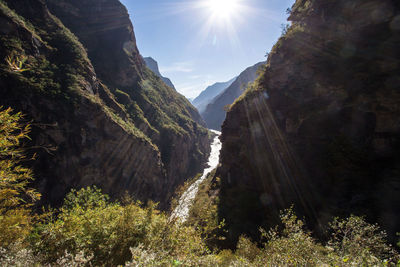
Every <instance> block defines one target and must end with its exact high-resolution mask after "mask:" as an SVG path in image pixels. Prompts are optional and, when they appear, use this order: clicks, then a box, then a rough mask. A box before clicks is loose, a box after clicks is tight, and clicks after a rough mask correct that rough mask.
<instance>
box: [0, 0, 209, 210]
mask: <svg viewBox="0 0 400 267" xmlns="http://www.w3.org/2000/svg"><path fill="white" fill-rule="evenodd" d="M4 3H5V4H7V5H8V6H9V7H10V8H11V9H12V10H14V11H8V10H6V11H4V10H2V9H1V10H0V21H2V22H4V25H5V27H2V29H1V30H0V38H1V42H0V58H6V57H7V56H9V55H11V54H12V53H16V54H17V55H25V56H26V57H27V60H26V63H24V64H25V65H26V66H25V65H24V67H26V68H27V69H28V71H25V72H22V73H14V72H12V71H11V70H10V68H9V67H8V66H7V65H4V64H2V65H1V66H0V70H1V72H0V73H1V76H0V94H1V96H2V97H1V98H0V106H5V107H8V106H11V107H12V108H14V109H15V110H16V111H22V112H23V113H24V114H26V119H27V121H32V125H33V126H32V133H31V138H32V141H31V142H30V144H29V147H31V149H30V150H29V152H30V153H32V154H34V153H36V155H37V159H36V160H35V161H31V162H30V163H31V164H32V165H33V168H34V172H35V177H36V186H37V187H38V188H39V190H40V192H41V193H42V195H43V201H44V202H46V203H51V204H59V203H60V202H61V201H62V199H63V197H64V196H65V194H66V193H67V192H68V191H69V190H70V189H71V188H80V187H83V186H89V185H97V186H98V187H100V188H102V189H103V190H104V192H105V193H108V194H110V195H111V196H113V197H120V196H122V195H124V194H125V192H127V193H128V194H129V195H131V196H133V197H134V198H136V199H140V200H143V201H147V200H154V201H157V202H158V201H159V202H161V205H160V207H161V208H167V207H168V201H169V199H170V197H171V195H172V194H173V192H174V190H175V189H176V187H177V186H178V185H180V184H182V183H183V182H184V181H185V180H186V179H187V178H189V177H191V176H193V175H195V174H196V173H197V172H200V171H201V169H202V167H203V165H204V163H205V162H206V159H207V155H208V154H209V150H210V141H209V138H208V132H207V130H206V129H205V128H203V126H202V125H205V124H204V122H203V121H202V120H201V118H200V115H199V114H198V112H197V111H196V109H195V108H194V107H193V106H192V105H191V104H190V103H189V102H188V101H187V100H186V99H185V98H184V97H183V96H181V95H179V94H178V93H177V92H176V91H175V90H173V89H172V88H170V87H168V86H167V85H165V84H164V83H163V82H162V81H161V80H160V79H159V78H158V77H156V76H155V75H154V74H153V73H152V72H150V71H149V70H148V69H147V68H145V67H144V63H143V62H142V57H141V56H140V54H139V52H138V50H137V47H136V41H135V36H134V32H133V27H132V24H131V22H130V20H129V16H128V13H127V11H126V9H125V7H124V6H123V5H122V4H121V3H120V2H119V1H113V0H103V1H98V0H96V1H89V0H81V1H74V0H68V1H67V0H65V1H52V0H49V1H42V0H32V1H28V2H26V1H11V0H10V1H4ZM14 12H15V13H17V14H18V15H19V16H20V18H19V19H16V18H18V16H16V14H14ZM2 25H3V23H2ZM27 25H28V26H27Z"/></svg>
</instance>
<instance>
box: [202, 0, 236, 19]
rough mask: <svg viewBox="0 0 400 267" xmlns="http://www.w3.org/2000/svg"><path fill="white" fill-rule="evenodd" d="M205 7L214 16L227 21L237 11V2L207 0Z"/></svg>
mask: <svg viewBox="0 0 400 267" xmlns="http://www.w3.org/2000/svg"><path fill="white" fill-rule="evenodd" d="M206 5H207V7H208V8H209V9H210V11H211V12H212V13H213V15H214V16H216V17H218V18H221V19H229V18H230V17H231V16H232V15H234V14H235V13H236V12H237V11H238V1H235V0H208V1H207V2H206Z"/></svg>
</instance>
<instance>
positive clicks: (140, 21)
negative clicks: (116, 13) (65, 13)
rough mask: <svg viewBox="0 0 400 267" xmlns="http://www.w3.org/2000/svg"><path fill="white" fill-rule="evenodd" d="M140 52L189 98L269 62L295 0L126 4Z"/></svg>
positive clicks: (141, 0)
mask: <svg viewBox="0 0 400 267" xmlns="http://www.w3.org/2000/svg"><path fill="white" fill-rule="evenodd" d="M121 2H122V3H123V4H124V5H125V6H126V7H127V8H128V11H129V14H130V17H131V20H132V22H133V26H134V29H135V35H136V41H137V45H138V47H139V50H140V53H141V54H142V55H143V56H144V57H147V56H151V57H153V58H154V59H155V60H156V61H158V63H159V66H160V71H161V73H162V74H163V75H164V76H166V77H168V78H170V79H171V80H172V82H173V83H174V85H175V87H176V88H177V90H178V91H179V92H180V93H182V94H183V95H185V96H186V97H188V98H193V97H196V96H197V95H198V94H199V93H200V92H201V91H202V90H204V89H205V88H206V87H207V86H208V85H211V84H213V83H215V82H224V81H228V80H230V79H231V78H233V77H235V76H236V75H238V74H239V73H240V72H242V71H243V70H244V69H245V68H247V67H249V66H251V65H254V64H255V63H257V62H260V61H263V60H265V59H266V58H265V54H266V53H267V52H268V51H269V50H270V49H271V48H272V46H273V44H274V43H275V42H276V41H277V39H278V38H279V36H280V35H281V24H282V23H286V18H287V15H286V9H287V8H288V7H291V6H292V4H293V3H294V0H121Z"/></svg>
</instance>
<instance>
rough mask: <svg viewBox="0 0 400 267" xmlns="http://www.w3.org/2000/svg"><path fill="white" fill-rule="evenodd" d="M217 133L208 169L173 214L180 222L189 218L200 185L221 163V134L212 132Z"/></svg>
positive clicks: (183, 195) (191, 187) (188, 190)
mask: <svg viewBox="0 0 400 267" xmlns="http://www.w3.org/2000/svg"><path fill="white" fill-rule="evenodd" d="M210 131H212V132H213V133H215V134H216V135H217V136H216V137H215V138H214V140H213V143H212V144H211V153H210V157H209V158H208V163H207V164H208V166H209V167H208V168H205V169H204V171H203V175H202V176H201V177H200V178H199V179H198V180H197V181H195V182H194V183H193V184H192V185H191V186H190V187H189V188H188V189H187V190H186V191H185V192H184V193H183V194H182V196H181V198H180V199H179V203H178V206H177V207H176V208H175V210H174V211H173V212H172V217H174V218H178V219H179V220H180V221H182V222H184V221H186V219H187V217H188V216H189V209H190V206H191V205H192V202H193V200H194V198H195V197H196V194H197V192H198V190H199V186H200V184H201V183H202V182H203V181H204V179H206V177H207V175H208V174H209V173H210V172H211V171H212V170H214V169H215V168H216V167H217V165H218V162H219V152H220V150H221V141H220V140H219V136H220V135H221V133H220V132H218V131H214V130H210Z"/></svg>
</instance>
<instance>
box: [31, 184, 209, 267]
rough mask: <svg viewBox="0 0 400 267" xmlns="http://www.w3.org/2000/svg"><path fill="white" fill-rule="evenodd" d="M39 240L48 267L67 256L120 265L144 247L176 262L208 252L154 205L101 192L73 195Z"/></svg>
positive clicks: (42, 230) (41, 230)
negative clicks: (114, 199) (111, 197)
mask: <svg viewBox="0 0 400 267" xmlns="http://www.w3.org/2000/svg"><path fill="white" fill-rule="evenodd" d="M34 236H35V240H34V241H33V243H34V246H35V248H36V249H35V251H36V253H37V254H40V255H43V257H44V263H55V262H57V260H58V259H60V257H62V256H63V255H64V254H65V252H67V253H69V254H71V255H72V256H76V255H78V254H79V253H84V255H89V256H90V260H89V263H90V264H92V265H95V266H100V265H106V266H115V265H121V264H124V263H125V262H126V261H128V260H131V259H132V254H131V250H130V248H138V247H140V246H143V250H146V251H152V253H153V252H154V253H156V254H157V255H158V254H160V253H161V254H162V255H163V254H164V253H167V254H168V255H170V256H171V257H176V258H185V257H186V256H187V255H190V254H201V253H204V252H205V251H206V249H205V246H204V245H203V243H202V240H201V238H200V236H199V235H198V234H197V232H196V231H195V230H194V229H193V228H190V227H180V226H178V225H177V224H174V223H171V222H169V220H168V217H167V216H166V215H165V214H163V213H160V212H159V211H157V210H156V205H155V204H151V203H150V204H149V205H148V206H146V207H141V203H139V202H133V201H129V202H127V203H126V204H124V205H122V204H120V203H117V202H111V201H110V200H109V197H108V196H107V195H104V194H102V193H101V191H100V190H99V189H97V188H96V187H93V188H90V187H89V188H83V189H81V190H79V191H76V190H72V191H71V193H69V194H68V195H67V197H66V199H65V202H64V205H63V206H62V207H61V209H60V210H59V214H58V216H57V218H50V219H49V221H47V222H45V223H41V224H40V225H38V226H37V228H36V233H35V235H34Z"/></svg>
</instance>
